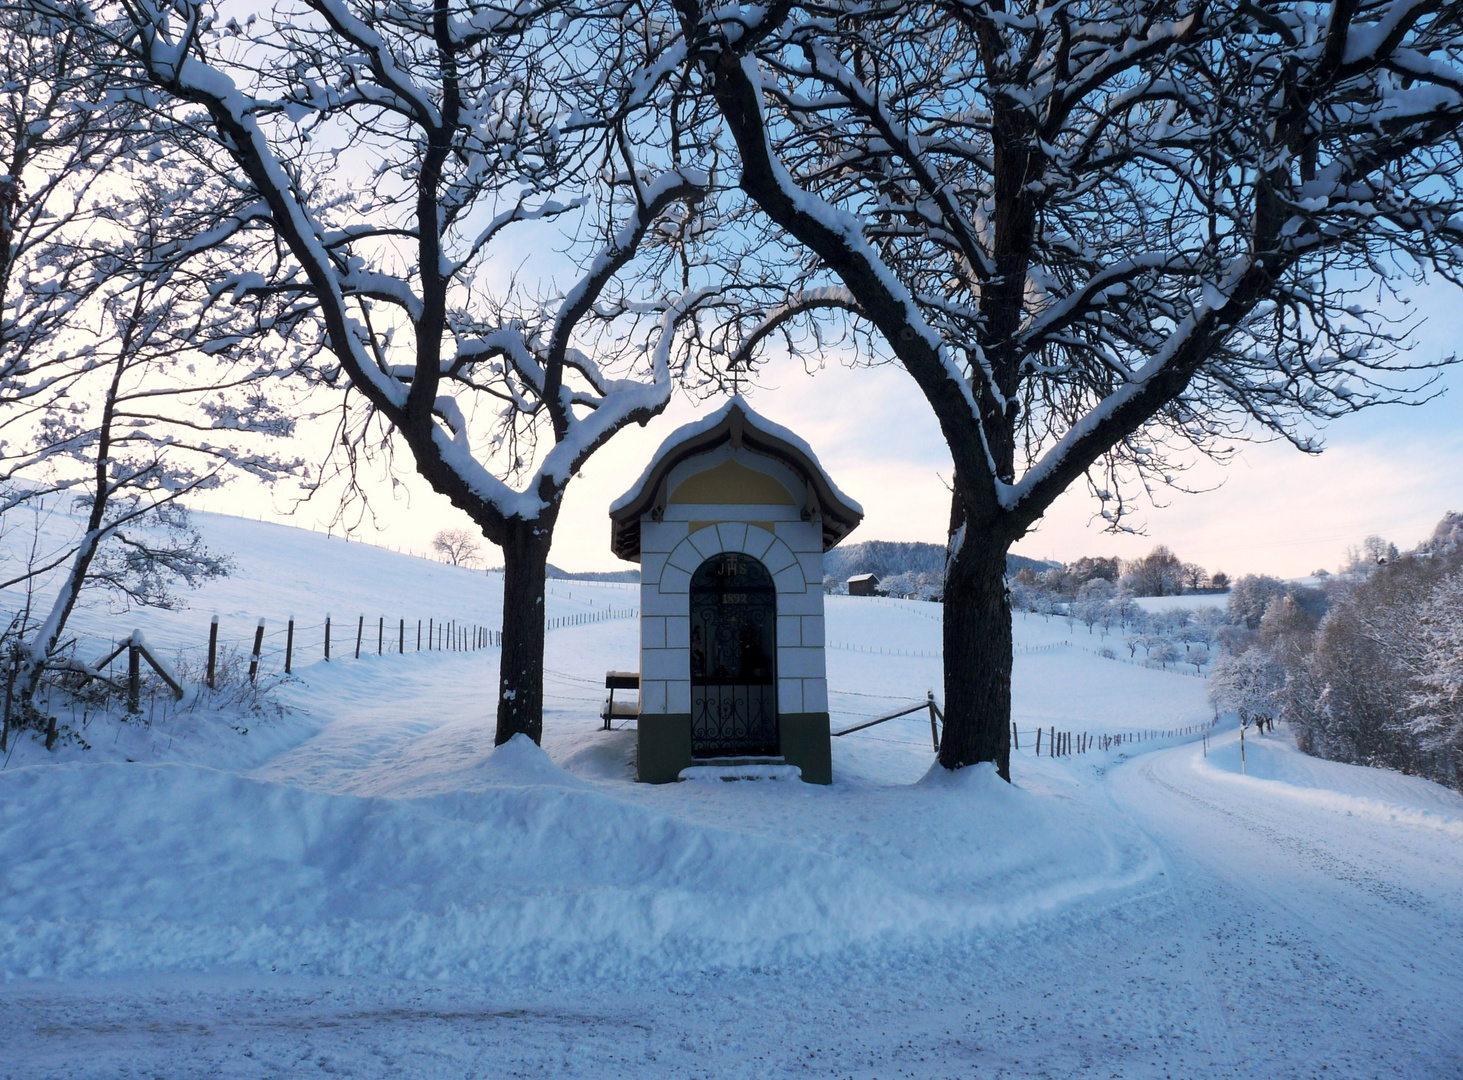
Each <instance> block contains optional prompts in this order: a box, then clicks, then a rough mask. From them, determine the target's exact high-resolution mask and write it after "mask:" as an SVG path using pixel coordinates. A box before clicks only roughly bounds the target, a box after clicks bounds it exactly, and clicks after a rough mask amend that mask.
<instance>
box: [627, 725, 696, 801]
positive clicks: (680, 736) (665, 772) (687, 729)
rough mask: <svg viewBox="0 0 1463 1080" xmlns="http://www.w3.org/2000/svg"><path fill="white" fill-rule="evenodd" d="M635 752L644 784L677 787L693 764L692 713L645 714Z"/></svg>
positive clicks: (641, 780) (636, 740)
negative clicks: (684, 770) (683, 772)
mask: <svg viewBox="0 0 1463 1080" xmlns="http://www.w3.org/2000/svg"><path fill="white" fill-rule="evenodd" d="M636 727H637V728H638V731H637V732H636V735H635V753H636V760H637V762H638V768H637V773H638V776H639V778H640V782H641V783H642V784H674V783H675V782H676V781H677V780H678V779H680V775H681V770H682V769H684V768H686V767H687V766H688V765H690V764H691V714H690V713H641V714H640V719H639V720H638V721H637V722H636Z"/></svg>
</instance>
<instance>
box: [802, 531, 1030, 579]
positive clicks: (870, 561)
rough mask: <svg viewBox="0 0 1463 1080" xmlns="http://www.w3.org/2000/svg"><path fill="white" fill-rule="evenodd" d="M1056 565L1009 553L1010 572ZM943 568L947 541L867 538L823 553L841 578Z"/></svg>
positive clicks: (826, 568)
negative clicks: (929, 542) (928, 541)
mask: <svg viewBox="0 0 1463 1080" xmlns="http://www.w3.org/2000/svg"><path fill="white" fill-rule="evenodd" d="M1056 565H1058V564H1056V563H1050V562H1042V561H1041V560H1039V559H1028V558H1026V557H1025V556H1022V555H1007V556H1006V573H1008V574H1015V573H1018V572H1020V571H1021V570H1025V569H1030V570H1032V571H1034V572H1037V573H1040V572H1042V571H1044V570H1049V569H1051V568H1052V567H1054V566H1056ZM944 572H945V545H944V544H926V543H921V542H919V541H897V540H865V541H864V542H863V543H860V544H841V545H839V546H838V547H836V548H834V549H833V550H832V551H830V552H828V554H827V555H825V556H823V573H824V574H825V575H826V576H827V577H830V578H833V579H835V580H837V581H840V582H842V581H847V580H848V579H849V578H851V577H854V576H856V575H858V574H875V575H877V576H878V577H879V578H880V579H881V580H882V579H884V578H893V577H899V576H900V575H903V574H935V575H943V574H944Z"/></svg>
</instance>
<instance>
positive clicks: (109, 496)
mask: <svg viewBox="0 0 1463 1080" xmlns="http://www.w3.org/2000/svg"><path fill="white" fill-rule="evenodd" d="M135 180H136V183H135V187H134V189H133V190H132V191H130V192H129V191H127V188H128V187H129V186H131V185H128V184H125V183H123V182H122V181H119V180H117V179H115V178H114V179H113V180H112V181H111V182H110V186H111V188H112V197H111V201H110V204H109V207H108V213H107V215H106V221H107V223H108V224H109V225H110V226H111V228H110V230H109V232H108V234H106V235H104V236H100V237H98V239H97V240H96V241H95V242H94V244H93V248H94V250H93V252H92V258H93V260H94V261H95V262H96V264H97V265H98V267H99V268H100V271H101V275H102V277H103V279H104V280H105V282H106V285H105V287H104V288H103V289H102V290H101V291H100V292H98V293H97V294H95V295H93V296H92V297H90V298H89V300H90V302H89V303H87V304H84V305H80V306H76V307H74V308H73V309H72V311H71V313H70V315H69V317H68V320H67V329H68V331H69V332H70V333H71V334H72V335H73V336H74V337H76V338H78V339H80V338H83V337H85V338H90V340H91V344H88V345H86V346H84V347H79V348H76V349H73V356H74V357H75V358H76V359H77V361H78V362H77V363H76V364H75V365H73V366H71V367H66V366H64V365H63V366H58V367H57V369H56V370H61V371H69V372H70V373H71V374H70V377H68V378H64V379H50V380H49V383H48V385H47V386H46V387H45V388H44V389H42V390H40V391H38V392H34V393H30V394H28V395H27V396H26V398H25V400H24V402H23V403H12V405H11V410H12V411H18V412H21V413H23V414H26V415H29V416H30V417H31V418H32V419H33V421H34V423H33V425H32V426H33V432H34V433H33V436H32V437H31V439H30V440H29V442H28V444H26V446H25V447H24V448H23V450H22V451H21V452H19V453H17V454H16V458H17V459H20V460H21V461H22V463H23V464H27V465H28V467H29V470H30V474H31V475H40V476H42V477H45V478H46V479H47V480H48V481H49V483H47V484H44V485H42V487H43V488H45V489H49V490H53V491H63V492H67V493H72V494H74V495H75V498H76V501H77V504H78V506H79V508H80V510H81V511H82V513H84V514H85V523H84V525H83V527H82V529H81V532H80V535H79V536H78V537H76V538H75V539H74V540H73V541H72V542H70V543H68V544H67V545H65V546H63V547H62V548H61V549H60V550H59V551H56V552H52V553H51V554H50V556H49V557H48V558H46V559H44V560H40V561H33V562H32V564H31V565H28V566H27V567H26V568H25V570H24V571H23V572H22V574H21V575H19V576H16V577H11V578H10V579H9V580H5V581H0V588H8V587H12V586H14V585H16V584H18V583H19V582H20V581H21V580H23V579H33V578H36V577H38V576H41V575H46V574H49V572H50V571H53V570H56V571H58V572H59V574H60V581H59V584H58V585H57V587H56V591H55V596H54V599H53V600H52V602H51V604H50V607H49V610H48V612H47V614H46V615H45V616H44V617H43V618H41V619H40V620H39V622H38V624H37V625H35V626H34V627H31V626H29V625H22V626H21V627H19V628H18V629H19V633H20V634H21V636H23V637H27V638H28V641H27V644H26V646H25V648H24V652H23V656H22V658H21V664H20V667H19V671H18V676H17V678H16V680H15V699H16V701H17V702H18V703H19V706H20V708H21V710H22V712H24V711H25V710H27V709H28V708H29V706H30V703H31V701H32V699H33V698H34V696H35V693H36V690H37V688H38V687H39V685H40V682H41V677H42V675H43V673H44V672H45V671H46V669H47V668H48V667H51V666H54V665H55V664H57V663H58V662H60V659H59V658H60V657H61V654H63V653H64V651H65V649H64V640H63V639H64V634H65V630H66V624H67V621H68V620H69V619H70V617H71V614H72V612H73V611H74V609H75V606H76V603H77V601H78V599H79V598H80V595H81V592H82V590H83V588H86V587H89V586H90V587H99V588H105V589H108V590H110V591H112V592H114V593H116V594H119V595H120V596H121V597H122V598H124V600H125V601H126V602H128V603H135V604H142V605H147V606H160V607H170V606H174V604H175V603H176V598H175V594H174V592H173V586H174V585H176V584H178V583H183V584H186V585H189V586H196V585H198V584H200V583H202V582H203V581H205V580H208V579H209V578H212V577H216V576H219V575H220V574H222V573H224V572H225V571H226V569H227V565H228V562H227V559H225V558H223V557H221V556H219V555H217V554H215V553H213V552H210V551H209V550H208V549H207V548H206V547H205V546H204V544H203V541H202V538H201V537H200V536H199V534H198V533H197V532H196V531H195V530H194V529H193V528H192V527H191V525H190V522H189V520H188V515H187V512H186V510H185V508H184V507H183V506H182V504H181V503H180V502H179V500H180V499H182V498H184V497H185V496H187V495H188V494H190V493H192V492H195V491H199V490H202V489H206V488H211V487H216V486H218V485H219V484H220V483H222V482H224V481H225V480H227V479H228V478H229V477H231V476H233V475H238V474H249V475H252V476H254V477H256V478H259V479H262V480H266V481H273V480H277V479H279V478H281V477H285V476H290V475H297V474H299V473H300V472H301V471H302V469H303V463H302V462H301V461H300V460H299V459H298V458H281V457H278V456H275V455H272V454H270V453H268V452H266V451H264V450H262V449H261V448H260V446H259V443H260V442H261V441H262V440H267V439H270V438H280V437H287V436H289V435H291V434H292V433H293V431H294V422H293V421H292V420H291V419H290V418H289V417H288V416H287V415H285V413H284V412H282V411H281V410H280V408H279V407H278V405H277V404H276V402H275V401H274V400H272V399H271V397H270V396H269V393H276V394H277V393H279V388H278V386H277V384H278V382H279V379H278V375H277V372H276V370H275V369H274V368H273V366H272V365H271V364H270V363H269V362H268V359H267V358H265V357H261V356H259V355H258V354H257V353H256V352H255V351H254V350H240V349H238V347H237V344H238V342H239V341H240V340H241V339H242V338H243V337H244V336H245V334H244V332H243V331H244V329H246V328H243V327H241V326H240V325H239V324H240V316H241V313H240V312H238V311H236V310H232V309H229V308H226V307H221V306H220V305H219V304H218V303H217V295H216V293H215V292H214V291H213V290H212V289H211V287H210V286H211V284H212V282H211V280H210V275H209V274H208V270H209V269H210V265H209V260H210V259H225V260H227V259H228V258H229V254H228V253H227V252H226V251H223V252H221V251H214V250H211V249H212V247H213V245H212V243H211V242H210V241H208V240H205V241H204V242H203V243H202V244H201V254H200V242H199V238H198V236H197V235H195V233H194V232H193V231H192V230H194V229H198V228H200V226H201V224H202V223H206V222H207V221H209V220H210V218H209V214H210V213H212V211H213V210H214V209H215V208H216V207H217V205H218V203H217V200H218V197H219V195H220V193H219V192H218V191H217V190H216V187H215V186H211V185H209V184H208V183H207V179H206V176H205V175H203V174H200V173H199V172H198V171H197V170H195V169H191V168H169V169H154V170H148V171H147V172H146V175H145V176H141V175H139V176H137V177H136V178H135ZM205 232H206V230H205ZM200 257H201V258H202V259H203V260H204V261H203V263H202V264H201V265H196V264H197V261H198V259H199V258H200ZM89 323H90V324H89ZM200 366H202V367H203V368H204V369H205V371H206V375H200V373H199V371H198V368H199V367H200ZM54 736H55V732H54V726H52V728H51V730H50V731H49V732H48V741H47V745H48V746H50V745H51V742H52V741H53V740H54Z"/></svg>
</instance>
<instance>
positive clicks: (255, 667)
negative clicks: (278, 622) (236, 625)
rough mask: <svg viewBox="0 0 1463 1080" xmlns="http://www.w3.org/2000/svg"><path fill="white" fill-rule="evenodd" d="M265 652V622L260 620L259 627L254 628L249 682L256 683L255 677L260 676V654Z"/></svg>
mask: <svg viewBox="0 0 1463 1080" xmlns="http://www.w3.org/2000/svg"><path fill="white" fill-rule="evenodd" d="M263 651H264V620H263V619H260V620H259V625H258V626H257V627H255V628H254V655H252V656H250V657H249V681H250V682H253V681H254V676H256V675H258V674H259V654H260V653H262V652H263Z"/></svg>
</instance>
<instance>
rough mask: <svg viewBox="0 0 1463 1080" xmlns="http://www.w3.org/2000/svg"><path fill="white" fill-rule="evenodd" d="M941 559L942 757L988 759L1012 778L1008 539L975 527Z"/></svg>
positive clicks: (943, 760) (951, 764)
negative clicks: (980, 532) (943, 563)
mask: <svg viewBox="0 0 1463 1080" xmlns="http://www.w3.org/2000/svg"><path fill="white" fill-rule="evenodd" d="M974 532H975V530H973V529H971V528H969V527H967V529H966V535H965V537H964V542H963V543H961V544H960V546H959V548H958V549H957V550H956V551H955V553H954V555H952V556H951V557H950V558H949V559H948V561H947V563H946V567H945V605H944V607H945V731H944V734H943V735H942V736H941V737H940V764H941V765H943V766H945V768H947V769H959V768H962V767H963V766H966V765H975V764H977V763H979V762H982V761H994V762H995V763H996V769H997V771H998V772H1000V774H1001V777H1002V778H1003V779H1005V780H1010V779H1011V601H1010V598H1009V597H1008V596H1007V594H1006V547H1007V545H1006V543H1005V542H1004V541H1002V540H995V539H993V538H991V537H988V536H980V535H974Z"/></svg>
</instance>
